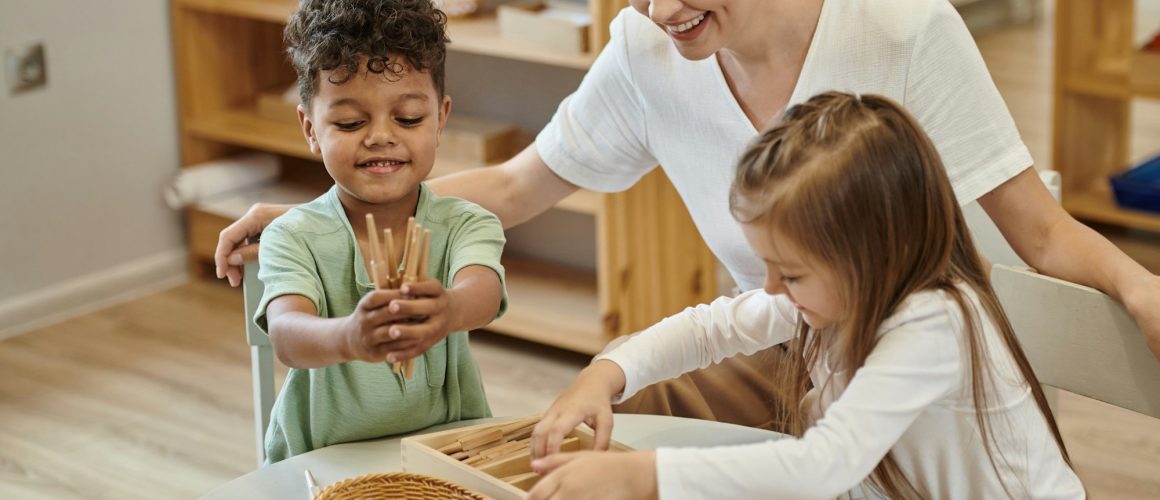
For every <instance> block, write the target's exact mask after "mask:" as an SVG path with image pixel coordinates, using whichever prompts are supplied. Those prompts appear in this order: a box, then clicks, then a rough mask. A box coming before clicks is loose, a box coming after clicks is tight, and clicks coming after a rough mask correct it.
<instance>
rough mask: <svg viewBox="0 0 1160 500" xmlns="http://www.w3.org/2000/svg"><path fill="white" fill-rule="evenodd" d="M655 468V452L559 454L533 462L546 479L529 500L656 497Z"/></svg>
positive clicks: (529, 496) (605, 499) (533, 465)
mask: <svg viewBox="0 0 1160 500" xmlns="http://www.w3.org/2000/svg"><path fill="white" fill-rule="evenodd" d="M656 469H657V458H656V452H653V451H633V452H623V453H621V452H612V453H600V452H595V451H581V452H576V453H557V454H555V455H552V456H550V457H547V458H541V459H539V460H536V461H534V462H532V470H534V471H536V472H538V473H540V474H546V475H547V477H545V478H543V479H541V480H540V482H539V483H536V487H535V488H532V491H530V492H528V497H527V498H529V499H531V500H546V499H553V498H559V499H564V498H568V499H572V498H580V499H584V498H591V499H595V500H615V499H621V498H634V499H635V498H656V497H657V472H656Z"/></svg>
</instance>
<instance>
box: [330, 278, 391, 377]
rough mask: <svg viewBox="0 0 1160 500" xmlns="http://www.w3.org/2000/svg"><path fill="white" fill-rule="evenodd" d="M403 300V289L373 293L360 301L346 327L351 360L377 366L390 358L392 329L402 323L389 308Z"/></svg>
mask: <svg viewBox="0 0 1160 500" xmlns="http://www.w3.org/2000/svg"><path fill="white" fill-rule="evenodd" d="M400 297H402V293H401V292H400V291H399V290H387V289H383V290H371V292H370V293H368V294H366V295H364V296H363V298H362V299H361V300H359V301H358V306H356V307H355V308H354V312H353V313H351V314H350V316H347V317H346V323H345V325H344V326H345V328H343V335H344V340H345V342H344V344H345V349H344V350H345V351H346V358H347V359H350V360H357V361H366V362H370V363H377V362H381V361H384V360H385V359H386V358H387V354H388V353H389V352H390V350H389V349H387V348H386V346H387V345H388V344H389V342H390V341H391V340H392V339H391V332H390V328H391V326H392V325H394V324H395V323H396V322H398V321H399V320H400V316H399V315H397V314H392V313H391V311H390V310H389V308H388V307H387V306H388V304H390V303H391V301H393V300H397V299H399V298H400Z"/></svg>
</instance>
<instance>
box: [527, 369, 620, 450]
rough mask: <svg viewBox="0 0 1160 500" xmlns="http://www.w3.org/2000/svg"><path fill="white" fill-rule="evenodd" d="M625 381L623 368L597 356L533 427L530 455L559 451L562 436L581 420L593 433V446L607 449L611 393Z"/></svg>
mask: <svg viewBox="0 0 1160 500" xmlns="http://www.w3.org/2000/svg"><path fill="white" fill-rule="evenodd" d="M624 384H625V381H624V371H623V370H621V369H620V366H618V365H617V364H616V363H613V362H612V361H608V360H599V361H597V362H595V363H593V364H592V365H590V366H589V367H587V368H585V369H584V370H583V371H581V372H580V376H578V377H576V381H575V382H572V385H570V386H568V389H567V390H565V391H564V393H563V394H561V395H560V397H559V398H557V399H556V402H554V403H552V406H551V407H550V408H548V411H547V412H544V416H543V417H542V418H540V423H538V424H536V429H535V430H534V431H532V458H533V459H535V458H543V457H547V456H550V455H552V454H555V453H557V452H559V451H560V444H561V443H562V442H563V441H564V436H566V435H567V434H568V433H569V432H572V430H573V429H575V428H576V426H577V425H580V422H584V423H586V424H588V426H589V427H591V428H592V430H593V432H594V433H595V438H594V441H593V444H592V447H593V449H595V450H596V451H603V450H607V449H608V443H609V442H610V441H611V440H612V397H613V396H614V395H616V394H618V393H620V392H621V391H623V390H624Z"/></svg>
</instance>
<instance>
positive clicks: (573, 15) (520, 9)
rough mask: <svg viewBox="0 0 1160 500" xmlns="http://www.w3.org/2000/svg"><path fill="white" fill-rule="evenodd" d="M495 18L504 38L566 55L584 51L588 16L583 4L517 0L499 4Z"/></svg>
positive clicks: (586, 45)
mask: <svg viewBox="0 0 1160 500" xmlns="http://www.w3.org/2000/svg"><path fill="white" fill-rule="evenodd" d="M496 17H497V18H498V20H499V32H500V34H502V35H503V36H505V37H508V38H513V39H517V40H523V41H526V42H531V43H534V44H536V45H537V46H540V47H544V48H547V49H550V50H556V51H560V52H566V53H569V54H586V53H588V27H589V26H591V25H592V15H591V14H590V13H589V12H588V11H587V10H586V9H585V8H584V5H583V4H579V5H577V4H574V3H570V2H559V3H556V2H541V1H517V2H513V3H506V4H502V5H500V6H499V8H498V9H496Z"/></svg>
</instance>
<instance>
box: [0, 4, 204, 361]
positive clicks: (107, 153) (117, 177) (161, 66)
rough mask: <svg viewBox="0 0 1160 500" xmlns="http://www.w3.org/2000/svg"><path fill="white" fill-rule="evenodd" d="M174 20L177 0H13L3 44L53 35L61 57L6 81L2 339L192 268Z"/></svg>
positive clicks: (0, 96)
mask: <svg viewBox="0 0 1160 500" xmlns="http://www.w3.org/2000/svg"><path fill="white" fill-rule="evenodd" d="M169 33H170V30H169V7H168V2H166V1H164V0H102V1H100V2H87V1H67V0H0V53H2V51H3V50H4V49H5V48H8V47H12V46H14V45H19V44H23V43H27V42H31V41H43V42H44V45H45V52H46V59H47V67H48V86H47V87H46V88H42V89H38V90H33V91H29V92H25V93H22V94H15V95H13V94H11V93H10V92H9V91H8V88H7V86H6V85H4V86H3V87H2V88H0V338H3V337H4V336H7V335H12V334H15V333H19V332H20V331H21V330H23V329H27V327H28V326H30V323H33V324H43V323H45V322H48V321H51V320H52V319H53V318H59V317H60V316H61V315H62V314H67V313H69V312H75V311H76V310H77V309H78V308H80V309H84V308H88V307H92V306H94V305H97V303H108V302H109V301H110V300H114V299H115V298H116V296H118V295H122V296H123V295H125V294H127V293H132V292H133V291H135V290H140V289H142V288H149V287H154V288H155V287H157V286H159V281H161V280H169V282H170V283H172V282H173V280H174V279H175V278H176V279H180V278H181V276H182V273H183V272H184V260H183V259H184V254H183V251H184V250H183V241H182V234H181V225H180V219H179V217H178V216H177V215H176V214H175V213H174V212H172V211H170V210H169V209H168V208H166V207H165V206H164V205H163V203H162V201H161V197H160V194H159V193H160V188H161V186H162V183H163V182H164V181H165V180H166V179H168V178H169V177H170V176H172V175H173V174H174V173H175V172H176V169H177V166H178V162H179V159H178V144H177V120H176V110H175V105H176V104H175V99H176V98H175V95H174V82H173V64H172V51H171V48H170V35H169ZM0 66H3V65H2V64H0ZM4 71H5V70H4V69H3V68H0V73H3V72H4ZM2 80H3V79H2V78H0V81H2Z"/></svg>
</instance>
